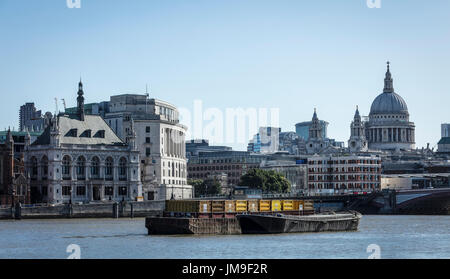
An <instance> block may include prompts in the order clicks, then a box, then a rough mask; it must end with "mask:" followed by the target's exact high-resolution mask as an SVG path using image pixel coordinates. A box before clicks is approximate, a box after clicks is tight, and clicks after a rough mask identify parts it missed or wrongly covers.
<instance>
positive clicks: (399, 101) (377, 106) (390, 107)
mask: <svg viewBox="0 0 450 279" xmlns="http://www.w3.org/2000/svg"><path fill="white" fill-rule="evenodd" d="M370 114H408V106H407V105H406V102H405V100H403V98H402V97H401V96H400V95H398V94H396V93H394V92H392V93H386V92H385V93H382V94H380V95H379V96H378V97H376V98H375V100H374V101H373V103H372V107H371V108H370Z"/></svg>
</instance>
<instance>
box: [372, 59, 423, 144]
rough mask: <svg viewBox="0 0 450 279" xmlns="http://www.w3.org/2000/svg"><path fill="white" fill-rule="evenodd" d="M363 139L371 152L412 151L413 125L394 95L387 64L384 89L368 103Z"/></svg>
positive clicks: (404, 103) (398, 96) (398, 99)
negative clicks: (367, 116) (368, 108)
mask: <svg viewBox="0 0 450 279" xmlns="http://www.w3.org/2000/svg"><path fill="white" fill-rule="evenodd" d="M365 128H366V131H365V132H366V138H367V140H368V143H369V149H371V150H386V151H402V150H404V151H408V150H412V149H414V148H415V125H414V123H413V122H410V121H409V112H408V107H407V105H406V102H405V101H404V100H403V98H402V97H401V96H400V95H398V94H397V93H395V91H394V85H393V79H392V75H391V72H390V65H389V62H388V65H387V72H386V77H385V79H384V90H383V93H381V94H380V95H379V96H378V97H376V98H375V100H374V101H373V103H372V106H371V109H370V114H369V121H368V122H367V123H366V127H365Z"/></svg>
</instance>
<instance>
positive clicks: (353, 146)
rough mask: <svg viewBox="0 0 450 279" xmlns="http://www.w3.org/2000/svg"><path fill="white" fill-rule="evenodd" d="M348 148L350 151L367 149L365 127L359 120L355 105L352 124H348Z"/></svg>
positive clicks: (359, 116)
mask: <svg viewBox="0 0 450 279" xmlns="http://www.w3.org/2000/svg"><path fill="white" fill-rule="evenodd" d="M348 148H349V150H350V152H361V151H367V149H368V143H367V140H366V132H365V127H364V123H363V122H362V120H361V115H360V114H359V109H358V107H356V112H355V116H354V118H353V122H352V124H351V125H350V139H349V141H348Z"/></svg>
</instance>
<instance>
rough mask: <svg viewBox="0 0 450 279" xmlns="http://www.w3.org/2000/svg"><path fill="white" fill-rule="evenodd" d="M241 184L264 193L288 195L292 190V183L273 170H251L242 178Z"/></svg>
mask: <svg viewBox="0 0 450 279" xmlns="http://www.w3.org/2000/svg"><path fill="white" fill-rule="evenodd" d="M240 184H241V185H243V186H248V187H250V188H253V189H261V190H262V191H263V192H276V193H287V192H289V191H290V189H291V183H290V182H289V181H288V180H287V179H286V178H285V177H284V176H283V175H282V174H281V173H278V172H276V171H273V170H262V169H251V170H249V171H248V172H247V173H246V174H245V175H243V176H241V183H240Z"/></svg>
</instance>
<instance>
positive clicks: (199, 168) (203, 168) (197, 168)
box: [188, 165, 241, 171]
mask: <svg viewBox="0 0 450 279" xmlns="http://www.w3.org/2000/svg"><path fill="white" fill-rule="evenodd" d="M240 169H241V166H240V165H225V166H195V167H189V168H188V171H206V170H213V171H214V170H240Z"/></svg>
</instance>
